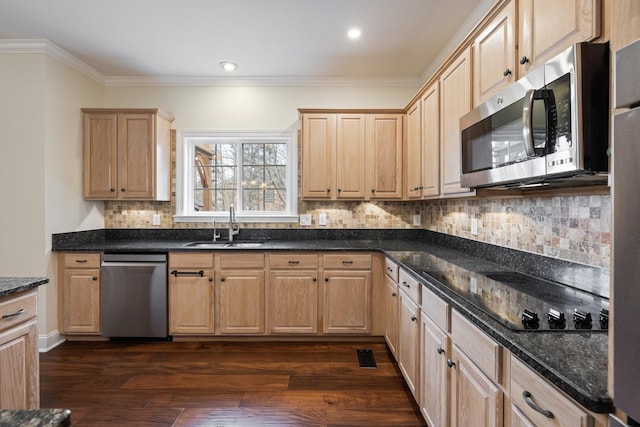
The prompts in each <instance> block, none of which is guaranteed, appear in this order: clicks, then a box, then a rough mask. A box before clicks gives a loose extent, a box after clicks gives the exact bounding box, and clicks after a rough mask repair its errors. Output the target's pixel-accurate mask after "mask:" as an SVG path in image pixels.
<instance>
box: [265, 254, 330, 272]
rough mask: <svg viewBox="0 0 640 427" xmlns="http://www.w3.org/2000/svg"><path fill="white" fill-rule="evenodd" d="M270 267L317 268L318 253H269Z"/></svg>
mask: <svg viewBox="0 0 640 427" xmlns="http://www.w3.org/2000/svg"><path fill="white" fill-rule="evenodd" d="M269 267H271V268H274V269H278V268H297V269H317V268H318V255H317V254H316V255H311V254H300V253H294V252H292V253H289V254H278V255H269Z"/></svg>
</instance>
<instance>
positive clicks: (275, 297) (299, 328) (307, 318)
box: [269, 253, 318, 334]
mask: <svg viewBox="0 0 640 427" xmlns="http://www.w3.org/2000/svg"><path fill="white" fill-rule="evenodd" d="M269 266H270V268H271V272H270V278H269V312H270V315H269V332H270V333H272V334H316V333H317V332H318V255H317V254H298V253H289V254H272V255H270V257H269Z"/></svg>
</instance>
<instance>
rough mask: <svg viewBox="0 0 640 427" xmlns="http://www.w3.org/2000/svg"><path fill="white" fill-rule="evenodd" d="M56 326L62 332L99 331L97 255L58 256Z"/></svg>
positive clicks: (97, 332) (68, 254)
mask: <svg viewBox="0 0 640 427" xmlns="http://www.w3.org/2000/svg"><path fill="white" fill-rule="evenodd" d="M58 265H59V266H60V268H59V272H60V277H59V283H60V284H61V285H60V286H59V300H60V301H61V303H60V304H59V308H58V328H59V329H60V332H61V333H63V334H69V335H72V334H80V335H99V334H100V254H99V253H61V254H59V255H58Z"/></svg>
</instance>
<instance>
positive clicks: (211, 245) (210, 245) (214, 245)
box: [184, 241, 264, 249]
mask: <svg viewBox="0 0 640 427" xmlns="http://www.w3.org/2000/svg"><path fill="white" fill-rule="evenodd" d="M262 245H264V242H224V241H218V242H189V243H187V244H185V245H184V247H185V248H199V249H224V248H239V249H242V248H244V249H251V248H259V247H260V246H262Z"/></svg>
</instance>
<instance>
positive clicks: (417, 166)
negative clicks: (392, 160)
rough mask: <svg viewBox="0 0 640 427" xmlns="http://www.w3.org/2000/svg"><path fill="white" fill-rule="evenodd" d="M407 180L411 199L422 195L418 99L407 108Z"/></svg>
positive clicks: (408, 196)
mask: <svg viewBox="0 0 640 427" xmlns="http://www.w3.org/2000/svg"><path fill="white" fill-rule="evenodd" d="M406 133H407V135H406V143H407V148H406V156H405V167H404V169H405V176H406V178H405V181H406V187H407V188H406V195H407V198H409V199H419V198H420V197H421V196H422V190H421V188H420V187H421V186H422V103H421V102H420V100H419V99H418V100H416V101H415V102H414V103H413V104H412V105H411V106H410V107H409V108H408V110H407V123H406Z"/></svg>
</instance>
